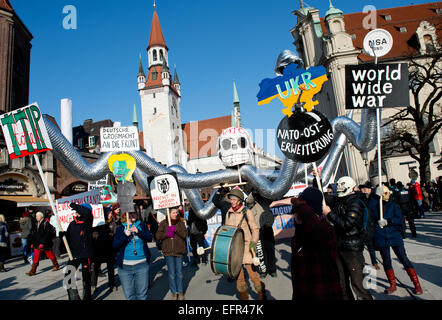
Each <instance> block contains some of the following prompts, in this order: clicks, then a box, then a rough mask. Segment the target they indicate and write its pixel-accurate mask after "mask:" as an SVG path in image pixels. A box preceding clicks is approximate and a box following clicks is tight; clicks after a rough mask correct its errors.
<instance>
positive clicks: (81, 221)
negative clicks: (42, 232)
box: [66, 204, 94, 259]
mask: <svg viewBox="0 0 442 320" xmlns="http://www.w3.org/2000/svg"><path fill="white" fill-rule="evenodd" d="M72 206H74V208H73V209H74V210H75V211H77V212H78V213H80V214H81V216H80V217H77V218H75V219H74V220H73V221H72V222H71V223H69V226H68V229H67V230H66V240H67V241H68V244H69V248H70V249H71V252H72V256H73V258H74V259H82V258H92V257H93V256H94V248H93V245H92V224H93V219H94V218H93V216H92V211H91V210H89V209H87V208H85V207H83V206H80V205H78V204H71V207H72Z"/></svg>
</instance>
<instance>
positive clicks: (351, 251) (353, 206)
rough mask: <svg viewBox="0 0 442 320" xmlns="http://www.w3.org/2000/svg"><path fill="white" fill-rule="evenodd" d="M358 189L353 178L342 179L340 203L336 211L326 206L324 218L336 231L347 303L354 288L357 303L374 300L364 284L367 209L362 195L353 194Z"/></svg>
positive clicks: (341, 276)
mask: <svg viewBox="0 0 442 320" xmlns="http://www.w3.org/2000/svg"><path fill="white" fill-rule="evenodd" d="M355 187H356V182H355V181H354V180H353V179H352V178H351V177H342V178H340V179H339V180H338V183H337V191H338V202H337V203H336V205H335V207H334V208H333V210H331V209H330V207H328V206H325V208H324V214H325V215H326V216H327V219H328V220H329V221H330V222H331V223H332V224H333V226H334V227H335V231H336V236H337V239H338V261H337V263H338V269H339V273H340V282H341V289H342V293H343V297H344V300H354V296H353V294H352V291H351V288H353V291H354V292H355V293H356V295H357V297H358V299H361V300H373V298H372V296H371V295H370V293H369V292H368V290H367V289H365V288H364V286H363V284H362V282H363V278H364V275H363V269H364V256H363V254H362V251H363V250H364V241H363V239H362V230H363V219H364V208H363V205H362V203H361V202H360V200H359V195H358V194H356V193H355V192H354V189H355ZM350 280H351V282H350ZM350 283H351V288H350Z"/></svg>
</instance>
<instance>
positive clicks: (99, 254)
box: [92, 209, 117, 292]
mask: <svg viewBox="0 0 442 320" xmlns="http://www.w3.org/2000/svg"><path fill="white" fill-rule="evenodd" d="M105 215H106V216H107V217H106V223H105V224H103V225H99V226H96V227H94V228H92V244H93V247H94V258H93V268H92V287H93V288H96V287H97V280H98V276H99V275H100V273H101V272H100V270H101V264H102V263H106V265H107V277H108V283H109V291H110V292H112V291H113V289H114V287H115V250H114V248H113V246H112V242H113V240H114V234H115V229H116V227H117V226H116V223H115V221H114V219H113V215H112V212H111V211H110V209H107V210H106V211H105Z"/></svg>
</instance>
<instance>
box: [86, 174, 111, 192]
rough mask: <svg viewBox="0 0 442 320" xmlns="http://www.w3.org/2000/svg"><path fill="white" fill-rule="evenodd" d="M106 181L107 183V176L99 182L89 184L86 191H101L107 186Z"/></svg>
mask: <svg viewBox="0 0 442 320" xmlns="http://www.w3.org/2000/svg"><path fill="white" fill-rule="evenodd" d="M107 181H108V175H106V177H104V178H102V179H100V180H96V181H92V182H89V183H88V188H87V191H92V190H101V189H103V188H104V187H105V186H106V185H107Z"/></svg>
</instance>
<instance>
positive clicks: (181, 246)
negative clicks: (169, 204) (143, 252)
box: [156, 216, 187, 258]
mask: <svg viewBox="0 0 442 320" xmlns="http://www.w3.org/2000/svg"><path fill="white" fill-rule="evenodd" d="M172 225H174V226H175V227H176V230H175V236H174V237H173V238H167V237H166V233H167V230H168V226H169V223H168V221H167V219H166V220H163V221H161V222H160V225H159V226H158V231H157V233H156V238H157V240H162V242H161V251H162V252H163V255H164V256H165V257H167V256H174V257H180V258H182V257H184V255H185V253H186V245H187V239H186V238H187V228H186V225H185V224H184V220H183V219H182V218H181V217H180V216H178V217H177V220H175V221H173V220H172Z"/></svg>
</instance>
